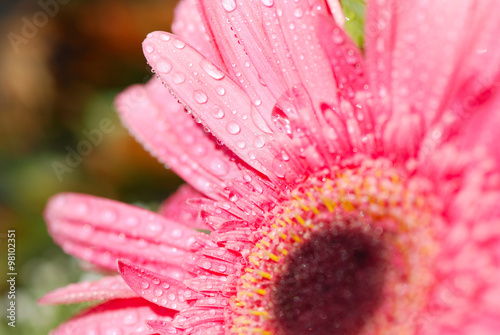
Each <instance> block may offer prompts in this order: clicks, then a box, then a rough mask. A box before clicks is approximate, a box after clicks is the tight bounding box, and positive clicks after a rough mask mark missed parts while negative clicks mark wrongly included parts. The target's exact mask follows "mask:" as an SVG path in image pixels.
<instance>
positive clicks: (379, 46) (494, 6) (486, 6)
mask: <svg viewBox="0 0 500 335" xmlns="http://www.w3.org/2000/svg"><path fill="white" fill-rule="evenodd" d="M435 13H440V15H435ZM497 13H498V2H495V1H483V2H481V3H477V2H476V1H472V0H461V1H458V2H457V3H455V4H454V5H453V6H451V7H450V6H449V2H448V1H441V0H440V1H434V2H433V4H432V6H428V3H427V2H426V1H405V2H401V1H396V0H389V1H371V2H369V4H368V11H367V21H366V54H367V64H368V68H369V72H370V74H371V77H370V85H371V87H372V90H373V93H374V97H375V104H374V105H375V106H376V108H377V110H376V115H377V117H378V119H377V124H378V125H379V126H381V129H382V132H383V133H382V137H383V140H384V143H385V144H384V146H385V147H384V149H385V150H386V151H387V152H388V153H393V154H397V158H398V159H405V158H408V157H414V156H415V155H416V154H417V152H418V150H419V148H420V146H421V145H422V139H423V138H424V136H426V135H427V136H426V138H429V140H431V141H438V142H439V141H442V140H444V139H445V138H447V137H449V136H450V135H453V134H454V133H455V132H452V134H449V133H448V129H446V128H447V127H448V126H449V125H450V123H454V122H455V121H456V120H455V119H457V118H459V119H460V118H461V117H460V113H461V112H463V111H464V110H463V107H467V103H468V102H470V101H471V100H474V98H475V97H477V96H478V95H479V96H480V95H481V94H482V93H484V91H488V89H489V87H491V85H492V83H493V82H494V81H495V78H497V75H498V71H499V67H500V63H499V62H498V59H499V57H498V52H500V49H499V48H498V47H497V43H496V32H497V31H498V29H499V25H500V23H499V20H498V14H497ZM436 32H439V33H436ZM417 56H418V57H417ZM485 66H486V67H485ZM481 87H482V89H481ZM457 105H458V107H457ZM433 126H439V127H438V129H434V127H433ZM443 128H444V129H443ZM433 138H434V139H433Z"/></svg>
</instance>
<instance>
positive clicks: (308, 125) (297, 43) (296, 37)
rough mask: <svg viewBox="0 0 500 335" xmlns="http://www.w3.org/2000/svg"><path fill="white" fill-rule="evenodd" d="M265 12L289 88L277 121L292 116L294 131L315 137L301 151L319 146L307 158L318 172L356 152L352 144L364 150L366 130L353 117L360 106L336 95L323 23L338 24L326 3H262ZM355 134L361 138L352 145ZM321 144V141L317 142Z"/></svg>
mask: <svg viewBox="0 0 500 335" xmlns="http://www.w3.org/2000/svg"><path fill="white" fill-rule="evenodd" d="M261 10H262V16H263V27H264V30H265V32H266V35H267V37H268V39H269V40H270V41H272V45H273V48H272V51H273V54H275V55H276V56H275V58H276V61H279V64H281V72H283V73H284V82H285V83H286V84H287V88H288V90H286V91H283V92H282V96H281V97H279V98H278V101H277V104H276V108H275V109H273V118H274V120H278V121H281V118H280V117H279V116H281V117H283V116H285V119H289V120H290V123H291V124H290V125H291V129H290V133H291V134H294V135H295V136H297V135H298V134H305V137H306V138H307V139H309V140H311V143H310V144H309V145H304V144H302V145H301V146H300V145H299V148H301V151H302V150H304V149H303V148H308V147H309V149H312V148H314V151H315V152H313V153H311V155H312V156H313V157H314V158H313V159H310V160H308V163H309V165H310V166H312V167H313V169H314V170H318V169H320V168H322V167H326V166H331V165H333V164H336V161H335V160H336V157H338V155H342V156H344V157H345V156H348V155H351V154H352V153H353V145H357V147H356V150H361V148H362V147H363V146H364V145H361V144H360V142H361V138H362V136H361V132H360V131H359V130H358V128H359V126H358V121H357V119H356V118H354V117H353V116H352V114H354V111H355V108H354V107H353V106H352V104H349V103H347V102H346V104H347V106H346V107H344V106H343V105H341V106H339V104H340V101H339V99H338V97H337V94H334V92H337V89H338V88H337V85H338V83H336V81H335V76H334V74H333V72H332V70H331V67H330V61H329V59H328V58H329V57H331V55H329V54H327V53H326V52H327V51H328V49H324V45H323V44H325V43H324V41H322V40H321V37H322V35H324V34H325V33H324V32H323V30H324V29H325V26H324V23H325V22H328V25H327V26H326V27H328V26H331V25H332V24H334V23H333V20H332V18H331V16H330V15H329V14H328V13H327V12H326V10H325V5H324V3H323V2H321V1H312V3H311V4H309V3H308V2H307V1H294V2H293V3H287V4H286V5H283V4H281V3H279V2H275V3H274V4H273V5H272V6H266V5H264V4H263V5H262V6H261ZM327 43H328V44H331V42H330V41H328V42H327ZM350 59H355V58H353V57H351V58H350ZM346 91H347V89H346ZM347 107H348V108H349V109H347ZM344 109H346V110H344ZM280 111H281V112H280ZM290 111H295V112H290ZM350 137H352V138H354V139H355V140H356V141H355V142H354V143H350V142H349V140H348V139H349V138H350ZM318 143H321V144H322V145H319V146H315V145H314V144H318ZM312 161H315V162H316V164H313V163H312Z"/></svg>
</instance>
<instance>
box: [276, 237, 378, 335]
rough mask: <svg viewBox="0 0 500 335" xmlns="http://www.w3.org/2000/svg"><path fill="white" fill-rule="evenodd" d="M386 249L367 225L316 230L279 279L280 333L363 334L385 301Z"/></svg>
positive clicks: (301, 246)
mask: <svg viewBox="0 0 500 335" xmlns="http://www.w3.org/2000/svg"><path fill="white" fill-rule="evenodd" d="M384 249H385V248H384V247H383V244H382V241H381V240H380V238H379V237H378V236H377V235H375V234H372V233H370V234H369V233H365V232H364V231H362V229H361V228H343V229H341V228H338V227H333V228H325V229H321V230H319V231H316V232H313V233H312V235H311V236H310V237H309V238H308V239H307V240H305V241H304V242H303V243H302V244H301V245H300V246H299V247H298V248H297V249H296V250H294V251H293V252H291V253H290V254H289V255H288V257H287V262H286V263H285V264H284V267H283V272H281V274H280V275H279V276H278V277H277V278H276V282H275V285H274V289H273V292H272V294H271V300H272V306H273V314H274V319H275V327H276V330H277V334H280V335H302V334H308V335H314V334H317V335H335V334H339V335H340V334H341V335H350V334H358V333H359V332H360V331H361V329H362V328H363V326H364V325H365V324H366V322H367V321H368V320H369V318H370V316H371V315H373V314H374V313H375V311H376V310H377V308H378V307H379V306H380V304H381V302H382V299H383V284H384V278H385V273H386V267H387V266H386V261H385V257H384V255H383V254H384Z"/></svg>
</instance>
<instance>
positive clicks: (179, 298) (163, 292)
mask: <svg viewBox="0 0 500 335" xmlns="http://www.w3.org/2000/svg"><path fill="white" fill-rule="evenodd" d="M118 269H119V271H120V274H121V275H122V277H123V279H124V280H125V282H126V283H127V285H129V286H130V287H131V288H132V289H133V290H134V291H135V292H136V293H137V294H138V295H140V296H142V297H143V298H144V299H146V300H148V301H150V302H152V303H154V304H156V305H158V306H161V307H165V308H169V309H172V310H176V311H180V310H182V309H184V308H186V307H188V306H189V302H188V301H189V300H193V299H197V298H201V297H202V295H200V294H197V293H196V292H194V291H192V290H191V289H189V288H188V287H187V286H186V285H184V284H183V283H182V282H180V281H178V280H175V279H172V278H169V277H164V276H162V275H160V274H157V273H154V272H152V271H150V270H148V269H145V268H141V267H139V266H137V265H133V264H131V263H129V262H126V261H123V260H120V261H118Z"/></svg>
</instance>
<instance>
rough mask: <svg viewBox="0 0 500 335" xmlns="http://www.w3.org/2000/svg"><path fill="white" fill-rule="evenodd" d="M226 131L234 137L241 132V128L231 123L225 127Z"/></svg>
mask: <svg viewBox="0 0 500 335" xmlns="http://www.w3.org/2000/svg"><path fill="white" fill-rule="evenodd" d="M226 130H227V132H228V133H229V134H232V135H236V134H238V133H239V132H240V131H241V127H240V125H239V124H237V123H236V122H234V121H231V122H229V123H228V124H227V125H226Z"/></svg>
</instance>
